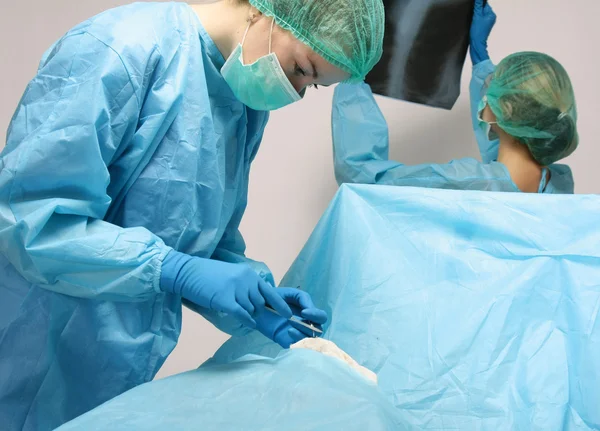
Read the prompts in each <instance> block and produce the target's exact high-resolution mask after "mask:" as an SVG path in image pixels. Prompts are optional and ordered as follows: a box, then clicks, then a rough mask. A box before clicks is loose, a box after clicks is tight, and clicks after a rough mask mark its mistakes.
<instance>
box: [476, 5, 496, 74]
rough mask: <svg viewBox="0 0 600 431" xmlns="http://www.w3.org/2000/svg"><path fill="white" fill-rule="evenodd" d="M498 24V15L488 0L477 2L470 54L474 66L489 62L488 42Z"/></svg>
mask: <svg viewBox="0 0 600 431" xmlns="http://www.w3.org/2000/svg"><path fill="white" fill-rule="evenodd" d="M494 24H496V14H495V13H494V10H493V9H492V7H491V6H490V4H489V1H486V0H475V10H474V11H473V21H472V23H471V33H470V49H469V51H470V53H471V60H472V61H473V65H476V64H478V63H481V62H482V61H485V60H489V59H490V55H489V54H488V49H487V41H488V38H489V37H490V34H491V33H492V29H493V28H494Z"/></svg>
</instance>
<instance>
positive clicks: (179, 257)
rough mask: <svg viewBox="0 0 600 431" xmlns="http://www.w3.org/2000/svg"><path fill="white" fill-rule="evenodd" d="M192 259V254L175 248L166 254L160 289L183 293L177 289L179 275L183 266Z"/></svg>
mask: <svg viewBox="0 0 600 431" xmlns="http://www.w3.org/2000/svg"><path fill="white" fill-rule="evenodd" d="M192 259H193V257H192V256H189V255H187V254H185V253H180V252H178V251H175V250H171V251H170V252H169V254H167V255H166V256H165V259H164V260H163V263H162V269H161V272H160V289H161V290H162V291H163V292H169V293H174V294H176V295H181V292H179V291H176V290H177V289H176V286H177V283H176V281H177V277H178V276H179V273H180V272H181V269H182V268H183V266H184V265H185V264H186V263H187V262H189V261H190V260H192Z"/></svg>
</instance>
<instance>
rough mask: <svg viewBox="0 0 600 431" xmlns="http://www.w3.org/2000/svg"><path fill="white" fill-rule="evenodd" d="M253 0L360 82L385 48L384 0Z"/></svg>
mask: <svg viewBox="0 0 600 431" xmlns="http://www.w3.org/2000/svg"><path fill="white" fill-rule="evenodd" d="M250 4H251V5H252V6H254V7H255V8H257V9H258V10H259V11H261V12H262V13H263V14H265V15H267V16H272V17H274V18H275V21H276V23H277V25H279V26H280V27H281V28H283V29H285V30H288V31H290V32H291V33H292V34H293V35H294V36H295V37H296V38H297V39H298V40H300V41H301V42H303V43H305V44H306V45H308V46H309V47H310V48H311V49H312V50H313V51H315V52H316V53H317V54H319V55H320V56H321V57H323V58H324V59H325V60H327V61H328V62H329V63H331V64H332V65H334V66H336V67H338V68H340V69H341V70H343V71H344V72H346V73H349V74H350V79H349V80H348V82H360V81H362V80H364V78H365V76H366V75H367V73H369V72H370V71H371V69H373V67H374V66H375V64H377V62H378V61H379V59H380V58H381V54H382V52H383V32H384V25H385V13H384V10H383V2H382V0H250Z"/></svg>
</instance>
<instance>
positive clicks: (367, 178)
mask: <svg viewBox="0 0 600 431" xmlns="http://www.w3.org/2000/svg"><path fill="white" fill-rule="evenodd" d="M493 72H494V65H493V64H492V62H491V61H489V60H488V61H484V62H482V63H479V64H477V65H475V66H474V67H473V77H472V80H471V85H470V93H471V117H472V123H473V127H474V130H475V137H476V139H477V143H478V145H479V150H480V153H481V158H482V161H483V163H482V162H480V161H478V160H475V159H472V158H465V159H460V160H453V161H451V162H450V163H445V164H437V163H428V164H423V165H414V166H407V165H403V164H402V163H398V162H395V161H391V160H389V158H388V153H389V143H388V127H387V123H386V121H385V118H384V116H383V114H382V113H381V111H380V110H379V107H378V106H377V102H376V101H375V99H374V98H373V94H372V93H371V89H370V87H369V86H368V85H367V84H361V85H358V86H355V85H350V84H342V85H339V86H338V87H337V88H336V90H335V96H334V103H333V115H332V129H333V147H334V163H335V175H336V178H337V181H338V183H339V184H342V183H361V184H386V185H396V186H412V187H430V188H440V189H455V190H482V191H497V192H519V191H520V190H519V188H518V187H517V185H516V184H515V183H514V182H513V180H512V179H511V177H510V174H509V172H508V169H507V168H506V166H505V165H504V164H502V163H499V162H497V161H496V160H497V158H498V145H499V142H498V141H497V140H496V141H489V140H488V138H487V136H485V133H484V132H483V131H482V130H481V129H480V128H479V124H478V120H477V111H478V107H479V102H480V100H481V98H482V97H483V95H484V93H483V89H484V82H485V79H486V78H487V77H488V76H489V75H491V74H492V73H493ZM547 171H549V174H550V175H549V176H550V180H549V181H546V179H547V175H543V176H542V177H543V178H542V180H541V182H540V186H539V191H540V192H542V193H558V194H569V193H573V190H574V184H573V175H572V173H571V169H569V167H568V166H565V165H552V166H550V167H549V168H548V170H547ZM545 173H546V172H545Z"/></svg>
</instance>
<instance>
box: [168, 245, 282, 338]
mask: <svg viewBox="0 0 600 431" xmlns="http://www.w3.org/2000/svg"><path fill="white" fill-rule="evenodd" d="M160 287H161V289H162V290H163V291H165V292H170V293H174V294H176V295H180V296H182V297H183V298H185V299H187V300H188V301H190V302H193V303H194V304H197V305H199V306H200V307H204V308H207V309H210V310H216V311H220V312H224V313H227V314H229V315H232V316H234V317H236V318H237V319H238V320H240V321H241V322H242V323H243V324H245V325H246V326H249V327H250V328H256V321H255V320H254V319H253V318H252V315H254V314H259V315H260V314H261V313H262V312H265V311H267V310H266V309H265V302H266V303H268V304H269V305H270V306H271V307H272V308H274V309H275V310H277V312H278V313H279V314H281V315H282V316H285V317H292V310H291V308H290V307H289V306H288V305H287V303H286V302H285V299H284V298H282V296H281V295H280V294H279V293H278V289H276V288H274V287H273V286H271V285H270V284H269V283H267V282H266V281H264V280H263V279H262V278H260V277H259V276H258V275H257V274H256V273H255V272H254V271H252V269H251V268H250V267H249V266H246V265H239V264H233V263H225V262H220V261H218V260H212V259H202V258H199V257H192V256H189V255H187V254H184V253H179V252H177V251H175V250H172V251H170V252H169V254H167V256H166V257H165V260H164V261H163V264H162V273H161V277H160Z"/></svg>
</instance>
